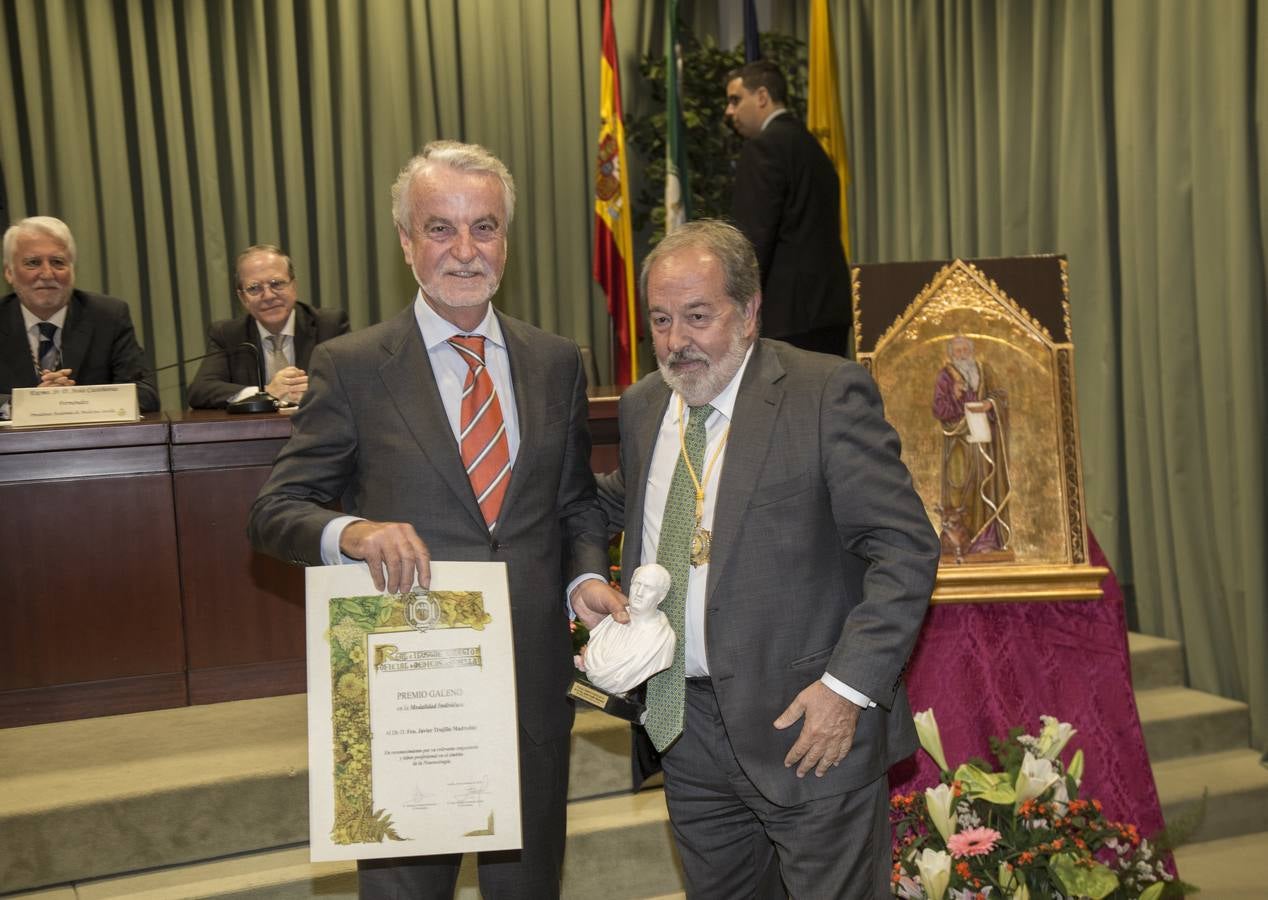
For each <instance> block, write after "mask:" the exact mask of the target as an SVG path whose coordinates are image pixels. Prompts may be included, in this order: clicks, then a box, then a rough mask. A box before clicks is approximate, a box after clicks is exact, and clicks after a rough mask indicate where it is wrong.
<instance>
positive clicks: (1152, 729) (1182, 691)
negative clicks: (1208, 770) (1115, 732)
mask: <svg viewBox="0 0 1268 900" xmlns="http://www.w3.org/2000/svg"><path fill="white" fill-rule="evenodd" d="M1136 709H1137V711H1138V712H1139V713H1140V725H1141V729H1142V730H1143V731H1144V735H1145V746H1146V747H1147V748H1148V750H1149V758H1150V759H1151V760H1152V761H1153V762H1161V761H1163V760H1167V759H1176V758H1178V757H1181V756H1193V755H1197V754H1205V753H1218V752H1219V751H1221V750H1236V749H1241V748H1245V747H1247V746H1249V744H1250V715H1249V712H1248V707H1247V706H1246V704H1245V703H1241V702H1238V701H1237V700H1229V699H1226V698H1224V697H1217V696H1215V695H1214V694H1205V693H1203V692H1201V691H1195V690H1191V689H1189V688H1183V687H1169V688H1153V689H1151V690H1145V691H1137V692H1136Z"/></svg>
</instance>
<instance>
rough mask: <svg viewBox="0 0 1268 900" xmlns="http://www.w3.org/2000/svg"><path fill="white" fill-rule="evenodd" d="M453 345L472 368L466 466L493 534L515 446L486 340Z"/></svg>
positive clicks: (466, 388) (467, 388)
mask: <svg viewBox="0 0 1268 900" xmlns="http://www.w3.org/2000/svg"><path fill="white" fill-rule="evenodd" d="M449 343H450V345H452V346H453V348H454V349H455V350H457V351H458V352H459V353H460V354H462V358H463V359H464V360H465V361H466V363H467V366H468V370H467V379H466V381H465V382H464V383H463V385H462V411H461V416H460V419H459V431H460V432H461V434H460V436H459V441H458V444H459V447H460V448H461V450H462V463H463V465H465V466H466V467H467V477H468V478H469V479H471V489H472V490H473V491H475V495H476V502H477V503H479V504H480V512H481V513H483V514H484V521H485V523H486V524H487V525H488V526H489V530H490V531H492V530H493V526H494V525H496V524H497V520H498V513H500V512H501V510H502V499H503V498H504V497H505V496H506V486H507V484H509V483H510V480H511V445H510V443H509V442H508V441H507V439H506V423H505V422H504V421H503V419H502V405H501V404H500V403H499V402H498V394H497V390H496V389H495V388H494V387H493V378H492V376H491V375H489V370H488V367H486V366H485V364H484V336H483V335H479V334H473V335H455V336H454V337H452V338H450V339H449Z"/></svg>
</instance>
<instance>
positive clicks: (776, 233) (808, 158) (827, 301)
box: [726, 59, 850, 356]
mask: <svg viewBox="0 0 1268 900" xmlns="http://www.w3.org/2000/svg"><path fill="white" fill-rule="evenodd" d="M787 99H788V90H787V86H786V82H785V80H784V75H783V73H782V72H781V71H780V70H779V67H778V66H776V65H775V64H774V63H772V62H770V61H769V60H765V59H759V60H755V61H753V62H751V63H748V64H747V65H744V66H741V67H740V68H738V69H736V70H734V71H733V72H731V74H730V76H729V77H728V79H727V85H726V115H727V118H728V119H730V121H731V124H732V126H733V127H734V128H735V130H736V131H737V132H738V133H739V134H740V136H741V137H743V138H744V139H745V140H744V146H743V148H742V149H741V150H740V158H739V161H738V162H737V163H736V166H735V187H734V192H733V194H732V200H731V218H732V220H733V221H734V222H735V224H736V226H738V227H739V229H740V231H742V232H744V236H745V237H747V238H748V239H749V241H751V242H752V244H753V248H754V250H756V251H757V262H758V266H759V267H760V268H761V273H762V296H763V298H764V301H763V304H762V334H763V335H765V336H766V337H772V338H778V339H779V340H781V341H787V342H788V343H790V344H794V345H795V346H798V347H801V348H803V349H806V350H817V351H819V352H820V353H835V354H836V355H838V356H844V355H845V353H846V346H847V339H848V335H849V330H850V325H849V322H850V271H849V267H848V265H847V264H846V260H845V251H844V250H843V249H842V248H841V227H840V221H841V212H840V208H839V206H838V202H839V201H838V197H839V196H840V193H839V189H838V184H839V182H838V180H837V174H836V170H835V169H834V168H833V165H832V160H831V159H829V158H828V155H827V154H826V153H824V152H823V148H822V147H821V146H819V142H818V141H817V140H815V138H814V135H812V134H811V133H810V132H809V131H807V130H806V126H805V125H804V124H802V123H801V122H799V121H798V120H797V119H796V118H795V117H794V116H793V115H792V113H791V112H790V111H789V110H788V108H787V107H786V105H785V104H786V103H787Z"/></svg>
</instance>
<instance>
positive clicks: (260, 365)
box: [225, 341, 277, 415]
mask: <svg viewBox="0 0 1268 900" xmlns="http://www.w3.org/2000/svg"><path fill="white" fill-rule="evenodd" d="M238 346H239V347H246V348H247V349H249V350H250V351H251V352H252V353H253V354H255V369H256V373H257V374H258V375H259V377H260V382H259V383H260V384H261V385H263V384H264V357H262V356H261V355H260V348H259V347H257V346H255V343H254V342H252V341H243V342H242V343H241V344H239V345H238ZM225 409H226V410H227V411H228V412H230V413H233V414H235V415H237V414H243V413H271V412H277V401H276V400H274V399H273V397H272V395H270V394H266V393H265V392H264V388H263V387H261V388H260V389H259V390H258V391H256V392H255V393H254V394H252V395H251V396H250V397H243V398H242V399H241V400H235V401H233V402H232V403H230V404H229V405H228V406H227V407H225Z"/></svg>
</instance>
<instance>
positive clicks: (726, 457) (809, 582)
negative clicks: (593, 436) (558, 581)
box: [600, 221, 939, 900]
mask: <svg viewBox="0 0 1268 900" xmlns="http://www.w3.org/2000/svg"><path fill="white" fill-rule="evenodd" d="M642 279H643V291H644V295H645V296H646V298H647V304H648V310H649V313H650V317H651V331H652V340H653V343H654V345H655V350H656V359H657V362H658V364H659V371H658V372H655V373H653V374H651V375H648V376H647V377H645V378H643V379H642V380H641V381H640V382H639V383H638V384H637V385H635V386H634V387H632V388H630V389H629V390H627V391H626V392H625V394H624V396H623V397H622V398H621V404H620V432H621V465H620V468H619V469H618V470H617V471H616V472H615V473H613V474H611V475H609V476H605V477H604V478H603V479H601V484H600V496H601V498H602V499H603V500H604V503H605V507H606V509H607V512H608V515H609V519H610V520H611V521H612V525H613V527H616V528H619V527H622V526H623V527H624V529H625V550H624V560H623V563H624V572H623V577H624V583H625V584H628V579H629V575H630V573H631V572H632V571H633V569H634V568H635V567H637V566H638V565H640V564H642V563H647V562H653V561H655V562H659V563H660V564H661V565H663V566H665V567H666V568H667V569H669V571H670V573H671V575H672V577H673V586H672V588H671V591H670V594H669V596H668V597H667V598H666V599H665V601H664V602H663V603H662V604H661V609H662V610H663V611H665V613H666V614H667V615H668V616H669V617H670V621H671V622H672V623H673V624H674V627H675V630H676V631H677V632H678V635H679V641H678V645H679V648H680V649H679V652H678V654H677V655H676V657H675V662H674V665H673V666H671V667H670V669H668V670H667V671H666V672H663V673H660V674H658V675H656V676H653V677H652V678H651V679H650V680H649V681H648V683H647V686H646V693H647V707H648V711H647V719H646V723H645V728H646V732H645V733H644V732H642V731H640V732H638V733H637V734H636V739H639V738H649V739H650V741H651V743H652V744H653V745H654V746H655V751H656V752H655V753H654V754H650V755H648V754H645V753H639V754H636V758H639V759H642V760H646V761H650V762H655V761H656V757H657V756H659V763H660V765H661V766H662V767H663V769H664V773H665V796H666V800H667V803H668V806H669V813H670V818H671V821H672V824H673V829H674V835H675V837H676V839H677V842H678V847H679V850H680V851H681V856H682V861H683V867H684V870H685V873H686V877H687V884H688V896H689V897H691V898H698V897H701V898H703V897H709V898H727V900H733V898H740V897H755V896H768V895H769V893H770V892H769V881H770V880H769V879H765V880H764V875H766V874H767V873H768V870H769V867H770V866H771V865H772V857H773V856H777V859H778V871H779V876H780V879H782V882H783V885H782V889H780V888H779V887H778V885H776V891H777V892H778V896H783V895H784V893H783V892H784V891H786V892H787V893H788V894H789V895H791V896H793V897H795V898H825V897H841V898H851V900H862V898H868V900H872V898H877V897H883V896H887V895H888V893H889V887H888V885H889V873H890V861H889V854H890V839H889V820H888V790H887V782H886V777H885V773H886V769H887V768H888V767H889V766H890V765H892V764H893V763H895V762H897V761H898V760H900V759H902V758H903V757H905V756H907V755H908V754H910V753H911V752H912V751H913V750H914V749H915V747H916V736H915V729H914V726H913V723H912V718H911V712H910V709H909V708H908V705H907V698H906V694H905V692H904V688H903V684H902V671H903V667H904V665H905V664H906V661H907V658H908V655H909V654H910V652H911V649H912V645H913V644H914V643H915V640H916V635H917V633H918V632H919V630H920V624H921V621H922V620H923V618H924V614H925V609H926V607H927V605H928V602H929V596H930V594H931V592H932V590H933V581H934V576H935V573H936V570H937V565H938V551H939V548H938V538H937V536H936V535H935V534H934V531H933V528H932V527H931V526H930V524H929V520H928V517H927V516H926V515H925V512H924V508H923V506H922V505H921V502H920V498H919V497H918V496H917V494H916V492H915V490H914V489H913V488H912V483H911V476H910V474H909V473H908V471H907V468H906V466H904V465H903V463H902V461H901V459H900V458H899V441H898V436H897V434H896V433H895V432H894V430H893V428H891V427H890V426H889V424H888V423H887V422H886V421H885V419H884V416H883V411H882V407H881V399H880V396H879V394H878V393H877V390H876V386H875V384H874V383H873V382H872V380H871V378H870V377H869V376H868V374H867V373H866V372H865V371H864V370H863V369H862V368H860V367H859V366H858V365H856V364H855V363H853V362H848V361H844V360H842V359H840V358H838V357H832V356H827V355H821V354H817V353H810V352H807V351H804V350H799V349H797V348H795V347H792V346H791V345H789V344H785V343H781V342H779V341H772V340H765V339H759V338H758V330H759V311H760V308H761V304H762V296H761V289H760V281H759V274H758V266H757V260H756V257H755V256H754V253H753V248H752V246H751V245H750V244H749V242H748V241H747V239H745V237H744V236H743V235H742V234H741V233H740V232H739V231H737V230H736V229H735V228H733V227H732V226H730V225H726V224H723V223H721V222H713V221H698V222H692V223H689V224H687V225H686V226H683V227H682V228H679V229H678V230H675V231H674V232H673V233H672V234H670V235H669V236H668V237H666V238H665V239H664V240H663V241H661V243H660V244H659V245H657V247H656V248H655V249H654V250H653V251H652V252H651V254H650V255H649V256H648V257H647V260H646V262H645V263H644V265H643V270H642ZM640 749H642V748H640Z"/></svg>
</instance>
